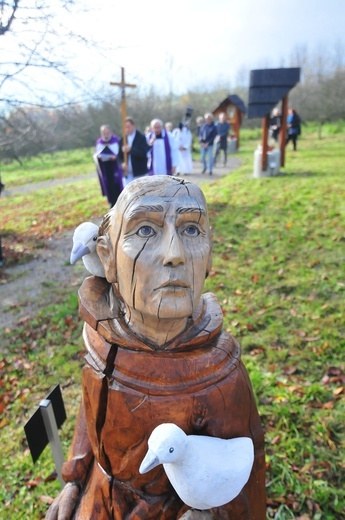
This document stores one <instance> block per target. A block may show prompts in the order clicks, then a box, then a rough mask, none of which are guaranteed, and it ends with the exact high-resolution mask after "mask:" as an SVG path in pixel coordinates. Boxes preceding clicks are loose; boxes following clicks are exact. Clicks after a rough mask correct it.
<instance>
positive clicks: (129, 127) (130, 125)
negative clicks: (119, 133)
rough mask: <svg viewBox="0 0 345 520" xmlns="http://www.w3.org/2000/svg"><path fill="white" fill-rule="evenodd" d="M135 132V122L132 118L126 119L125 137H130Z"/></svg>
mask: <svg viewBox="0 0 345 520" xmlns="http://www.w3.org/2000/svg"><path fill="white" fill-rule="evenodd" d="M134 131H135V122H134V119H133V118H132V117H126V121H125V132H126V135H131V134H132V133H133V132H134Z"/></svg>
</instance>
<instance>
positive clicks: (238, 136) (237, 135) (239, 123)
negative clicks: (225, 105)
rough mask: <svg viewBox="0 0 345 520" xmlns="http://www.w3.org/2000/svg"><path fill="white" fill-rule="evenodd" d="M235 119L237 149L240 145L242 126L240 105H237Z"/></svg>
mask: <svg viewBox="0 0 345 520" xmlns="http://www.w3.org/2000/svg"><path fill="white" fill-rule="evenodd" d="M235 119H236V139H237V143H236V149H237V150H238V149H239V147H240V127H241V112H240V109H239V108H238V107H235Z"/></svg>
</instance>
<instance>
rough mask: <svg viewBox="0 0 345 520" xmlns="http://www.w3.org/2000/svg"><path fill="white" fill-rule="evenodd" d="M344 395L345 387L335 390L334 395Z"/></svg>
mask: <svg viewBox="0 0 345 520" xmlns="http://www.w3.org/2000/svg"><path fill="white" fill-rule="evenodd" d="M342 393H344V387H343V386H339V388H335V389H334V390H333V395H340V394H342Z"/></svg>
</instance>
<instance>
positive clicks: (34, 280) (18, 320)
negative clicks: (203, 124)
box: [0, 157, 240, 345]
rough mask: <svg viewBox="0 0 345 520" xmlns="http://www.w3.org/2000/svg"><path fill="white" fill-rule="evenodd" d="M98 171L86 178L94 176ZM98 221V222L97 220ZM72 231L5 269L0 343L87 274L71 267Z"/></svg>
mask: <svg viewBox="0 0 345 520" xmlns="http://www.w3.org/2000/svg"><path fill="white" fill-rule="evenodd" d="M239 165H240V160H239V159H238V158H237V157H230V158H229V160H228V165H227V167H226V168H223V167H216V168H215V170H214V173H213V175H212V176H210V175H207V174H205V175H202V174H201V169H202V167H201V164H200V163H197V162H196V163H195V171H194V172H193V173H192V174H191V175H188V176H185V178H186V179H188V180H190V181H192V182H194V183H195V184H198V185H201V184H202V183H204V182H213V181H214V180H216V179H218V178H220V177H223V176H224V175H226V174H228V173H230V172H231V171H233V170H235V169H236V168H238V167H239ZM93 176H95V173H92V174H90V175H88V176H87V177H88V178H89V177H93ZM85 178H86V176H85V175H84V176H81V177H71V178H68V179H60V180H55V181H46V182H40V183H37V184H31V185H29V186H26V187H22V186H21V187H18V188H13V189H12V190H9V191H7V192H5V193H4V195H5V196H11V195H15V194H17V193H23V192H25V193H27V192H29V191H34V190H40V189H49V188H51V187H52V186H56V185H57V184H70V183H72V182H80V181H82V180H84V179H85ZM96 224H99V222H96ZM72 236H73V230H71V231H68V232H66V233H64V234H63V235H62V236H61V237H59V238H57V239H54V240H47V241H46V244H45V247H44V248H42V249H39V250H37V255H36V257H35V258H34V259H33V260H31V261H30V262H27V263H25V264H23V265H16V266H14V267H10V268H7V269H6V280H5V283H2V284H0V345H1V334H2V333H3V332H4V329H5V330H6V329H13V328H15V327H16V326H17V325H22V326H23V325H24V326H25V324H26V323H28V322H29V320H30V318H31V317H32V316H34V315H35V314H36V312H38V311H39V310H40V309H43V308H44V307H46V306H47V305H49V304H51V303H55V302H58V301H63V297H64V293H65V291H66V289H67V288H70V287H71V286H75V288H76V289H75V290H76V291H77V288H78V287H79V285H80V283H81V281H82V280H83V279H84V278H85V276H86V275H87V271H86V270H85V269H84V267H83V264H82V262H78V263H77V265H75V266H71V265H70V264H69V256H70V251H71V246H72Z"/></svg>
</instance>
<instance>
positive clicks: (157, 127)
mask: <svg viewBox="0 0 345 520" xmlns="http://www.w3.org/2000/svg"><path fill="white" fill-rule="evenodd" d="M150 126H151V128H152V133H151V134H150V135H149V137H148V145H149V147H150V158H149V164H150V167H149V175H174V173H175V171H176V166H177V165H178V157H177V145H176V140H175V138H174V137H173V136H172V134H171V133H170V132H167V131H166V130H164V128H163V122H162V121H161V120H160V119H153V121H151V125H150Z"/></svg>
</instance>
